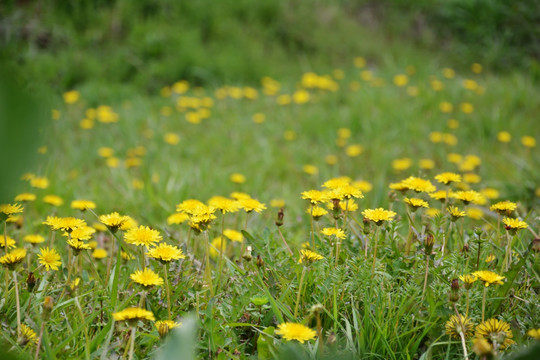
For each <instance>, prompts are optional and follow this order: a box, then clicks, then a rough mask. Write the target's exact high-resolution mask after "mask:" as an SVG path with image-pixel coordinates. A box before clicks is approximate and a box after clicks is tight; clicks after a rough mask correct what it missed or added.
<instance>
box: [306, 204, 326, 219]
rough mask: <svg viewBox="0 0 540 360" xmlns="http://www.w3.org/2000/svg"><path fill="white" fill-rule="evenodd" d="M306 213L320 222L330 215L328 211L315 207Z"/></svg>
mask: <svg viewBox="0 0 540 360" xmlns="http://www.w3.org/2000/svg"><path fill="white" fill-rule="evenodd" d="M306 212H307V213H308V214H310V215H311V216H313V220H315V221H318V220H319V219H320V218H321V217H323V216H324V215H326V214H328V211H326V210H325V209H324V208H322V207H320V206H314V207H313V208H311V209H307V210H306Z"/></svg>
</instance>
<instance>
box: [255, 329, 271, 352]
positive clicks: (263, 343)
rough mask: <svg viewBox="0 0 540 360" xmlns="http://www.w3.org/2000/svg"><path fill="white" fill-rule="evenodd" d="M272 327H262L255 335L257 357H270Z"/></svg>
mask: <svg viewBox="0 0 540 360" xmlns="http://www.w3.org/2000/svg"><path fill="white" fill-rule="evenodd" d="M273 336H274V327H273V326H269V327H267V328H266V329H264V330H263V331H262V332H261V333H260V334H259V336H258V337H257V354H258V355H257V359H259V360H268V359H272V353H273V352H274V351H272V350H273V348H274V338H273Z"/></svg>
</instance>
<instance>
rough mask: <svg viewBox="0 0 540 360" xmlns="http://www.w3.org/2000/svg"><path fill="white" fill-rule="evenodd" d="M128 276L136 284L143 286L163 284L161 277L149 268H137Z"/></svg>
mask: <svg viewBox="0 0 540 360" xmlns="http://www.w3.org/2000/svg"><path fill="white" fill-rule="evenodd" d="M129 277H130V278H131V280H133V281H134V282H136V283H137V284H139V285H142V286H145V287H149V286H161V285H163V279H162V278H161V277H159V275H158V274H156V273H155V272H154V271H153V270H152V269H150V268H146V269H144V270H137V271H135V272H134V273H133V274H131V275H130V276H129Z"/></svg>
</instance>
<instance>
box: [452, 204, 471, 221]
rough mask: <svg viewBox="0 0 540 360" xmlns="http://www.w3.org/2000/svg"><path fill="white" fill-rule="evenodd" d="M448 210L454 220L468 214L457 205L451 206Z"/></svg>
mask: <svg viewBox="0 0 540 360" xmlns="http://www.w3.org/2000/svg"><path fill="white" fill-rule="evenodd" d="M447 210H448V213H449V214H450V217H451V218H452V221H456V220H458V219H459V218H462V217H464V216H465V215H467V214H466V213H465V211H461V210H459V209H458V208H457V207H456V206H449V207H448V209H447Z"/></svg>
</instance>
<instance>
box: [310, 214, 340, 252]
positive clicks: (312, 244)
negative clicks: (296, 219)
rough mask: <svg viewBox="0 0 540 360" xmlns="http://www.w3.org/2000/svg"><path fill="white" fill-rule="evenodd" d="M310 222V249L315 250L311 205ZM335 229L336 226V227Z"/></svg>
mask: <svg viewBox="0 0 540 360" xmlns="http://www.w3.org/2000/svg"><path fill="white" fill-rule="evenodd" d="M310 215H311V216H310V218H311V219H310V220H311V248H312V249H314V248H315V230H314V227H313V204H311V210H310ZM336 227H337V226H336Z"/></svg>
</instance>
